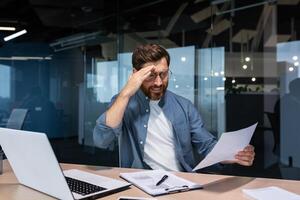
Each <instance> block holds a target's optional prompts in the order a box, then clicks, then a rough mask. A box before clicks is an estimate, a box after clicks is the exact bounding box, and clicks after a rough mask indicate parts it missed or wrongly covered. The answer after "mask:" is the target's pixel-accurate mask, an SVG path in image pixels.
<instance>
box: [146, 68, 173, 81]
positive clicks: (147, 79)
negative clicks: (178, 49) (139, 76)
mask: <svg viewBox="0 0 300 200" xmlns="http://www.w3.org/2000/svg"><path fill="white" fill-rule="evenodd" d="M169 74H172V72H171V70H167V71H164V72H160V73H154V72H152V73H151V74H150V75H149V76H148V77H147V78H146V79H145V80H146V81H149V82H150V81H154V80H155V79H156V77H157V76H159V77H160V79H161V80H164V79H165V78H167V77H168V75H169Z"/></svg>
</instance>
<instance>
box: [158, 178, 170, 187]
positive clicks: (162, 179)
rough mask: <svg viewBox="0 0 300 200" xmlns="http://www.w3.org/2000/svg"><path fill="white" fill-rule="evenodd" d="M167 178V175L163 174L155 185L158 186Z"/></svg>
mask: <svg viewBox="0 0 300 200" xmlns="http://www.w3.org/2000/svg"><path fill="white" fill-rule="evenodd" d="M167 178H168V175H164V176H163V177H162V178H161V179H160V180H159V181H158V182H157V183H156V186H159V185H160V184H162V183H163V182H164V181H165V180H166V179H167Z"/></svg>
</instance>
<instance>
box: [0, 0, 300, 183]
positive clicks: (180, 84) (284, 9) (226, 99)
mask: <svg viewBox="0 0 300 200" xmlns="http://www.w3.org/2000/svg"><path fill="white" fill-rule="evenodd" d="M170 4H172V6H170ZM22 8H24V9H22ZM25 8H26V9H25ZM0 9H1V14H0V27H14V28H15V30H10V31H8V30H0V40H1V42H0V125H1V126H2V127H6V126H9V124H7V122H8V121H9V120H14V118H13V117H14V116H13V115H12V113H13V111H16V110H17V111H18V110H20V109H25V111H26V115H25V117H24V118H23V119H20V117H19V118H18V119H15V120H17V122H16V123H21V125H22V126H21V128H22V129H24V130H31V131H38V132H44V133H46V134H47V136H48V137H49V139H50V142H51V144H52V146H53V149H54V151H55V153H56V156H57V157H58V159H59V161H61V162H72V163H83V164H93V165H107V166H118V143H117V141H115V142H113V143H112V144H111V145H110V146H109V148H108V149H100V148H97V147H95V146H94V142H93V138H92V132H93V128H94V126H95V124H96V119H97V118H98V117H99V115H101V114H102V113H103V112H105V110H106V109H107V107H108V105H109V103H110V99H111V98H112V97H113V96H114V95H115V94H117V93H118V92H119V91H120V90H121V89H122V87H123V86H124V85H125V84H126V81H127V79H128V77H129V76H130V74H131V73H132V66H131V55H132V50H133V49H134V48H135V47H136V46H137V45H140V44H146V43H157V44H160V45H163V46H164V47H166V48H167V50H168V52H169V53H170V55H171V64H170V69H171V71H172V75H171V76H170V79H169V88H168V89H169V90H171V91H173V92H175V93H176V94H179V95H181V96H183V97H185V98H187V99H189V100H190V101H191V102H192V103H193V104H194V105H195V107H196V108H197V109H198V111H199V112H200V114H201V116H202V118H203V120H204V122H205V127H206V128H207V129H208V130H209V131H210V132H211V133H212V134H213V135H214V136H215V137H216V138H219V137H220V135H221V134H222V133H223V132H226V131H233V130H237V129H240V128H244V127H246V126H249V125H252V124H253V123H255V122H258V127H257V129H256V131H255V133H254V136H253V138H252V141H251V144H253V145H254V146H255V149H256V159H255V162H254V165H253V166H252V167H241V166H235V165H234V166H232V167H231V168H230V169H228V170H227V171H226V172H224V173H228V174H234V175H245V176H262V177H273V178H284V179H299V178H300V169H299V168H300V158H299V155H298V154H297V151H296V149H297V145H298V146H299V143H300V138H299V139H298V137H299V136H298V135H299V134H298V131H297V123H298V121H299V120H298V117H299V113H300V112H299V108H300V100H299V99H300V94H299V91H300V85H299V80H300V79H299V76H300V73H299V62H300V61H299V59H300V54H299V52H300V46H299V45H300V43H299V41H298V37H299V33H298V32H299V28H300V24H299V22H300V16H299V12H298V10H299V9H300V5H299V0H291V1H285V0H277V1H276V0H274V1H273V0H272V1H270V0H269V1H267V0H265V1H264V0H261V1H239V0H224V1H222V0H221V1H220V0H215V1H201V0H195V1H179V0H175V1H174V0H173V1H171V0H159V1H143V2H140V1H134V0H130V1H118V0H112V1H81V0H75V1H72V2H69V1H50V0H45V1H38V0H29V1H17V0H7V1H5V2H3V3H0ZM24 29H26V32H27V33H26V34H24V35H21V36H19V37H17V38H14V39H11V40H8V41H6V40H7V39H5V40H4V38H5V37H7V36H9V35H11V34H13V33H16V32H18V31H21V30H24ZM12 118H13V119H12Z"/></svg>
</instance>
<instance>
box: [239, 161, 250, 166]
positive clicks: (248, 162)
mask: <svg viewBox="0 0 300 200" xmlns="http://www.w3.org/2000/svg"><path fill="white" fill-rule="evenodd" d="M236 163H238V164H240V165H243V166H251V165H252V164H253V161H251V162H250V161H243V160H237V162H236Z"/></svg>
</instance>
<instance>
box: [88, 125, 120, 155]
mask: <svg viewBox="0 0 300 200" xmlns="http://www.w3.org/2000/svg"><path fill="white" fill-rule="evenodd" d="M114 139H115V137H114V135H113V133H107V132H106V131H104V130H100V129H99V128H98V127H97V126H96V127H95V128H94V131H93V141H94V145H95V146H96V147H99V148H101V149H107V148H108V147H109V145H110V144H111V143H112V142H113V141H114Z"/></svg>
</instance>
